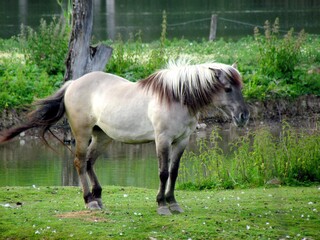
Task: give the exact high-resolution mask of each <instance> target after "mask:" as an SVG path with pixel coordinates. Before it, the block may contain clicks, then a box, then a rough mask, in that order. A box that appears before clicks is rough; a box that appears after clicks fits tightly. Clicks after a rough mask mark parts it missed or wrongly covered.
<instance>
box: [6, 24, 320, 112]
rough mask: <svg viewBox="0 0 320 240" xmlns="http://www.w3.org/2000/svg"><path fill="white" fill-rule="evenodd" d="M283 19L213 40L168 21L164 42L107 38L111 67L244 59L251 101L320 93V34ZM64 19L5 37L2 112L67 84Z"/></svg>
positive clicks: (142, 68) (126, 73)
mask: <svg viewBox="0 0 320 240" xmlns="http://www.w3.org/2000/svg"><path fill="white" fill-rule="evenodd" d="M279 26H280V24H279V21H278V20H276V21H275V22H274V23H272V24H270V23H269V22H266V24H265V30H264V31H260V32H258V31H257V30H256V31H255V34H253V35H252V36H248V37H246V38H243V39H240V40H238V41H226V40H223V39H220V40H217V41H212V42H209V41H207V40H203V41H201V42H195V41H189V40H186V39H170V40H169V39H167V38H166V32H165V29H166V28H165V22H164V23H163V31H162V33H161V34H160V33H159V36H160V35H161V37H160V38H159V41H155V42H152V43H144V42H143V41H142V40H141V37H140V35H139V34H136V35H133V36H132V38H131V39H130V40H128V41H123V40H122V39H121V37H119V38H118V40H117V41H114V42H110V41H106V42H105V43H106V44H108V45H110V46H112V47H113V48H114V52H113V55H112V58H111V59H110V61H109V63H108V65H107V67H106V71H107V72H110V73H114V74H117V75H120V76H123V77H125V78H127V79H129V80H131V81H137V80H139V79H141V78H145V77H146V76H148V75H149V74H151V73H153V72H154V71H156V70H157V69H160V68H163V67H164V66H165V64H166V62H167V61H168V60H169V59H176V58H179V57H186V58H188V59H191V60H192V61H193V62H195V63H201V62H208V61H217V62H223V63H226V64H232V63H233V62H236V61H237V62H238V66H239V70H240V72H241V73H242V75H243V80H244V83H245V87H244V90H243V92H244V95H245V97H246V98H247V99H248V100H267V99H275V98H295V97H298V96H301V95H310V94H313V95H320V91H319V89H320V50H319V49H320V37H319V36H311V35H308V34H306V33H304V32H300V33H299V34H296V33H295V32H294V31H293V30H290V31H289V32H288V33H287V34H280V33H279V31H278V30H279ZM67 29H68V28H65V27H64V26H63V24H62V23H61V22H60V21H57V20H55V19H54V20H53V21H52V22H51V23H46V22H44V21H41V23H40V26H39V29H37V30H33V29H30V28H26V27H24V28H22V30H21V34H20V35H19V36H16V37H13V38H12V39H9V40H4V39H0V86H1V93H0V111H1V110H3V109H12V108H17V107H19V106H21V105H24V104H28V103H31V102H32V101H33V100H34V99H35V98H41V97H44V96H47V95H49V94H50V93H52V92H53V91H55V90H56V89H57V88H58V87H59V86H60V85H61V83H62V80H63V74H64V61H65V56H66V53H67V48H68V36H69V32H68V30H67Z"/></svg>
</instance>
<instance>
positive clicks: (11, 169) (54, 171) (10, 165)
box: [0, 122, 316, 189]
mask: <svg viewBox="0 0 320 240" xmlns="http://www.w3.org/2000/svg"><path fill="white" fill-rule="evenodd" d="M299 123H300V124H299V127H300V128H301V127H303V128H304V129H313V128H314V127H316V122H314V123H311V124H310V123H308V124H302V123H301V122H299ZM258 125H260V124H258ZM271 126H272V127H270V131H272V133H273V134H274V135H279V133H280V130H281V125H279V124H272V125H271ZM213 128H214V127H212V126H211V127H210V126H208V127H207V128H206V129H205V130H198V131H196V132H195V133H194V134H192V136H191V139H190V144H189V146H188V148H187V149H188V150H192V151H197V140H198V139H201V138H209V136H210V134H211V132H212V129H213ZM254 128H255V127H250V128H249V129H238V128H236V127H232V125H230V126H229V125H228V126H225V127H222V128H221V129H219V130H218V131H219V135H220V136H221V141H220V143H219V144H220V147H221V148H222V149H223V150H224V152H225V153H226V154H227V153H228V151H229V143H230V142H231V141H233V140H234V139H237V138H238V137H239V136H241V135H243V134H245V133H246V132H247V131H254ZM49 142H50V144H51V146H52V147H53V148H54V149H56V151H57V153H55V152H54V151H52V150H51V149H49V148H48V147H46V146H45V145H44V144H43V143H42V142H41V141H40V140H39V139H34V138H24V139H16V140H15V141H12V142H10V143H7V144H4V145H0V176H1V181H0V186H32V185H36V186H77V185H79V181H78V175H77V173H76V171H75V168H74V167H73V155H72V153H71V152H70V151H69V150H68V149H67V148H66V147H64V146H62V145H61V144H60V143H59V142H57V141H56V140H50V141H49ZM95 168H96V172H97V175H98V178H99V180H100V183H101V184H102V185H119V186H135V187H145V188H154V189H156V188H157V187H158V163H157V158H156V154H155V145H154V143H148V144H138V145H129V144H123V143H119V142H112V143H111V144H110V145H109V146H108V148H107V149H106V152H105V154H104V155H103V156H101V157H100V158H99V159H98V160H97V162H96V165H95Z"/></svg>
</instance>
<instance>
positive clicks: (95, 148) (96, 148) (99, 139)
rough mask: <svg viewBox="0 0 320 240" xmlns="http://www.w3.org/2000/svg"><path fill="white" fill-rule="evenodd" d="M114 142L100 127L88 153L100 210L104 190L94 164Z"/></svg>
mask: <svg viewBox="0 0 320 240" xmlns="http://www.w3.org/2000/svg"><path fill="white" fill-rule="evenodd" d="M111 141H112V139H111V138H109V137H108V136H107V135H106V134H105V133H104V132H103V131H102V130H101V129H100V128H99V127H94V128H93V132H92V140H91V143H90V145H89V147H88V153H87V172H88V176H89V178H90V180H91V184H92V192H91V193H92V196H93V198H94V199H95V200H96V201H97V202H98V205H99V207H100V208H102V207H103V204H102V200H101V193H102V188H101V185H100V183H99V181H98V178H97V175H96V173H95V171H94V168H93V166H94V164H95V162H96V160H97V158H98V157H99V156H100V154H101V153H102V152H103V150H105V148H106V146H107V145H108V144H109V143H110V142H111Z"/></svg>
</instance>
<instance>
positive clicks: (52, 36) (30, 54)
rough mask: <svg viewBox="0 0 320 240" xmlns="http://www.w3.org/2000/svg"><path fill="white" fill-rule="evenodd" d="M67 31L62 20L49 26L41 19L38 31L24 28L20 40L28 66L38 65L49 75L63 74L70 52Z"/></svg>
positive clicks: (54, 21)
mask: <svg viewBox="0 0 320 240" xmlns="http://www.w3.org/2000/svg"><path fill="white" fill-rule="evenodd" d="M67 29H68V28H66V26H65V24H64V22H63V21H62V19H60V20H59V21H57V20H56V19H55V18H53V19H52V21H51V22H50V23H49V24H47V22H46V21H45V20H43V19H41V20H40V26H39V29H38V31H35V30H33V29H32V28H31V27H26V26H22V27H21V33H20V35H19V36H18V40H19V42H20V44H21V47H22V51H23V53H24V54H25V57H26V61H27V64H30V65H31V64H36V65H38V67H39V68H41V69H44V70H45V71H46V72H47V73H48V74H49V75H54V74H57V73H63V72H64V70H65V64H64V61H65V57H66V54H67V51H68V38H69V30H67Z"/></svg>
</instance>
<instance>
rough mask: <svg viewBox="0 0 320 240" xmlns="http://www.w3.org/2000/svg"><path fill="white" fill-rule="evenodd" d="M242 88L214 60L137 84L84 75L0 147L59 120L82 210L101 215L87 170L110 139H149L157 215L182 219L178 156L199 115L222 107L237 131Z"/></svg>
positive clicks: (43, 103) (177, 64)
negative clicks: (70, 141) (65, 125)
mask: <svg viewBox="0 0 320 240" xmlns="http://www.w3.org/2000/svg"><path fill="white" fill-rule="evenodd" d="M242 86H243V82H242V79H241V75H240V73H239V71H238V70H237V68H236V66H235V65H234V64H233V65H232V66H231V65H226V64H222V63H216V62H214V63H202V64H194V65H192V64H190V63H189V62H186V61H171V62H169V63H168V65H167V67H166V68H164V69H161V70H159V71H156V72H155V73H153V74H151V75H150V76H148V77H146V78H145V79H142V80H140V81H137V82H131V81H128V80H126V79H124V78H122V77H119V76H116V75H113V74H110V73H104V72H91V73H88V74H86V75H84V76H82V77H80V78H78V79H76V80H69V81H67V82H66V83H65V84H64V85H63V86H62V87H61V88H60V89H59V90H57V91H56V92H55V93H54V94H53V95H51V96H49V97H47V98H45V99H42V100H38V101H37V102H36V103H35V106H36V108H35V110H33V111H32V112H31V113H29V115H28V120H27V121H26V122H25V123H24V124H22V125H20V126H18V127H13V128H11V129H8V130H5V131H3V132H2V133H1V134H0V143H1V142H6V141H8V140H10V139H12V138H14V137H15V136H17V135H18V134H20V133H21V132H23V131H26V130H28V129H31V128H39V129H40V130H41V132H40V133H41V137H42V138H44V137H45V133H46V132H47V131H50V127H52V126H53V125H54V124H56V123H57V122H58V121H59V120H60V119H61V118H62V117H63V116H64V115H66V116H67V119H68V122H69V125H70V127H71V131H72V134H73V137H74V139H75V158H74V166H75V168H76V170H77V173H78V175H79V178H80V182H81V185H82V190H83V198H84V202H85V206H86V207H87V208H88V209H102V208H103V203H102V199H101V194H102V187H101V185H100V183H99V181H98V178H97V176H96V174H95V171H94V164H95V162H96V160H97V158H98V157H99V155H100V154H101V153H102V152H103V150H104V149H105V148H106V146H107V145H108V144H109V143H110V142H111V141H112V140H116V141H120V142H124V143H131V144H137V143H146V142H150V141H154V142H155V146H156V154H157V158H158V169H159V171H158V175H159V180H160V184H159V189H158V193H157V196H156V201H157V204H158V206H157V212H158V214H160V215H171V214H172V213H182V212H183V209H182V208H181V207H180V205H179V204H178V202H177V201H176V198H175V194H174V190H175V184H176V180H177V177H178V170H179V163H180V158H181V156H182V154H183V152H184V150H185V148H186V146H187V144H188V142H189V138H190V135H191V134H192V133H193V132H194V130H195V129H196V125H197V123H198V118H199V115H200V113H203V112H204V111H206V109H208V107H222V108H224V109H226V111H227V112H228V113H229V114H230V117H231V118H232V119H233V122H234V124H235V125H236V126H238V127H242V126H244V125H245V124H246V123H247V122H248V119H249V115H250V113H249V111H248V108H247V105H246V104H245V102H244V99H243V96H242V93H241V90H242ZM87 177H89V179H88V178H87ZM88 180H90V182H89V181H88ZM90 184H91V191H90Z"/></svg>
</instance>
